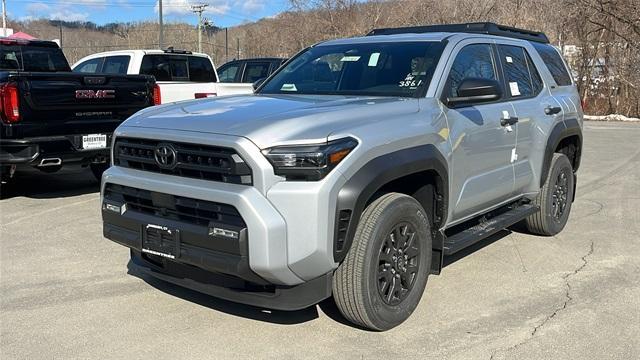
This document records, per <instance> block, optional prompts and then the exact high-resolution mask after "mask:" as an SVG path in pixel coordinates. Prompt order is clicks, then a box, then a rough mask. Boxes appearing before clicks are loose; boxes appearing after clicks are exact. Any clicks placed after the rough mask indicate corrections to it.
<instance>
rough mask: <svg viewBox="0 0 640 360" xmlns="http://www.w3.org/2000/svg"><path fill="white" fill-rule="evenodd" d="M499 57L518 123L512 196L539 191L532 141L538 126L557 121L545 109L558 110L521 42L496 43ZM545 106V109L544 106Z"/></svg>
mask: <svg viewBox="0 0 640 360" xmlns="http://www.w3.org/2000/svg"><path fill="white" fill-rule="evenodd" d="M497 48H498V56H499V59H500V64H501V67H502V72H503V75H504V76H503V79H504V88H505V89H506V94H505V96H507V97H508V98H509V100H510V101H511V105H513V113H514V116H515V117H517V118H518V122H517V123H516V125H515V126H514V129H515V132H516V151H515V154H514V156H513V157H512V159H511V160H512V161H513V167H514V195H520V194H523V193H528V192H535V191H537V190H538V186H537V184H539V179H537V178H536V176H538V174H539V171H534V164H536V163H537V162H538V161H539V160H540V159H539V158H540V156H539V151H538V150H536V148H535V144H534V141H535V140H536V139H537V137H538V136H539V135H538V134H536V131H537V130H538V129H540V126H543V127H544V128H547V127H549V126H552V124H553V122H555V121H556V118H557V113H556V114H549V115H547V114H545V107H549V108H551V107H553V106H556V107H557V106H558V104H557V103H556V102H555V100H554V99H553V97H552V96H551V95H550V93H549V91H548V89H547V88H545V86H544V83H543V81H542V78H541V76H540V73H539V72H538V70H537V69H536V66H535V64H534V63H533V60H532V59H531V55H530V52H529V51H528V50H527V49H526V48H525V47H524V46H523V43H522V42H515V41H508V40H499V41H498V43H497ZM545 104H546V105H545Z"/></svg>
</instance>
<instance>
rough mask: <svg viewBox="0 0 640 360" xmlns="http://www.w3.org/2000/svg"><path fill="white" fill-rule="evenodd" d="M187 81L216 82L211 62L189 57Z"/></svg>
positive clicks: (201, 58) (203, 58) (199, 57)
mask: <svg viewBox="0 0 640 360" xmlns="http://www.w3.org/2000/svg"><path fill="white" fill-rule="evenodd" d="M189 79H190V80H191V81H193V82H216V74H215V72H214V71H213V65H211V60H209V58H206V57H202V56H190V57H189Z"/></svg>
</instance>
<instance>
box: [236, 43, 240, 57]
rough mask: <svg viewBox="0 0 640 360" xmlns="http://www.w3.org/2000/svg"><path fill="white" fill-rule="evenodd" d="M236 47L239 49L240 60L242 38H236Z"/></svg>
mask: <svg viewBox="0 0 640 360" xmlns="http://www.w3.org/2000/svg"><path fill="white" fill-rule="evenodd" d="M236 49H237V50H238V57H237V59H238V60H240V38H236Z"/></svg>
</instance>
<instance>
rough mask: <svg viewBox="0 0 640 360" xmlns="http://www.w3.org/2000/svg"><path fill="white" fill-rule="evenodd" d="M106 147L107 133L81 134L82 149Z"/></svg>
mask: <svg viewBox="0 0 640 360" xmlns="http://www.w3.org/2000/svg"><path fill="white" fill-rule="evenodd" d="M106 147H107V134H88V135H82V149H84V150H92V149H105V148H106Z"/></svg>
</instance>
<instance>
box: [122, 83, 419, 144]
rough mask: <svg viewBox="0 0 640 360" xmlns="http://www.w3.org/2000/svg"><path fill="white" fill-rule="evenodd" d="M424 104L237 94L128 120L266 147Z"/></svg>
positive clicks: (318, 137)
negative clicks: (203, 133) (236, 139)
mask: <svg viewBox="0 0 640 360" xmlns="http://www.w3.org/2000/svg"><path fill="white" fill-rule="evenodd" d="M418 109H419V107H418V101H417V100H416V99H404V98H388V97H385V98H382V97H356V96H333V95H331V96H307V95H236V96H224V97H219V98H211V99H202V100H195V101H194V100H190V101H184V102H179V103H175V104H169V105H163V106H160V107H157V108H147V109H146V110H143V111H141V112H140V113H138V114H136V115H134V116H132V117H131V118H129V119H128V120H127V121H126V122H125V123H124V124H123V126H128V127H148V128H155V129H170V130H184V131H195V132H209V133H216V134H224V135H234V136H242V137H245V138H248V139H249V140H251V141H252V142H253V143H255V144H256V145H257V146H258V147H260V148H261V149H264V148H267V147H271V146H274V145H278V144H283V143H314V142H323V141H326V139H327V137H328V136H329V135H331V134H332V133H338V132H341V131H345V130H348V129H349V128H353V127H357V126H359V125H363V124H365V123H368V122H369V123H370V122H373V121H385V120H386V121H392V120H393V119H394V118H397V117H398V116H402V115H404V114H408V113H414V112H416V111H418Z"/></svg>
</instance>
